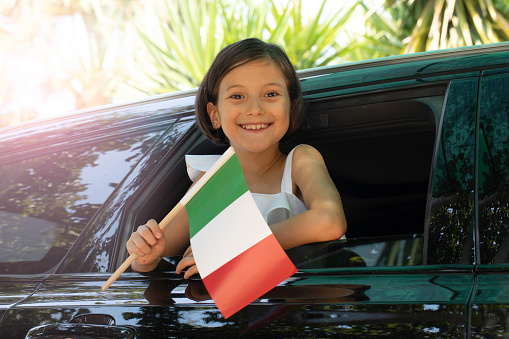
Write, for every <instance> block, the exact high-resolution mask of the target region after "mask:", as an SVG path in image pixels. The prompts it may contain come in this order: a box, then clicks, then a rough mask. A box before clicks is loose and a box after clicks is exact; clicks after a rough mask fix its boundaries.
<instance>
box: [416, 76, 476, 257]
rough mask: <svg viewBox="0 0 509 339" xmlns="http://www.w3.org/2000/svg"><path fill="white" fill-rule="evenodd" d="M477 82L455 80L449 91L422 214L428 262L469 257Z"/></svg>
mask: <svg viewBox="0 0 509 339" xmlns="http://www.w3.org/2000/svg"><path fill="white" fill-rule="evenodd" d="M477 83H478V79H477V78H468V79H461V80H453V81H452V82H451V83H450V86H449V90H448V93H447V102H446V106H445V108H444V113H443V117H442V123H441V127H440V131H439V138H438V141H439V144H438V147H437V151H436V154H435V156H436V159H435V160H434V161H435V165H434V169H433V179H432V180H433V181H432V193H431V197H430V204H429V214H428V216H427V217H426V218H427V221H426V222H427V229H428V230H427V232H425V242H426V246H425V247H424V249H425V252H426V253H425V254H424V258H425V259H426V260H427V262H426V263H427V264H471V263H472V262H473V247H474V243H473V239H474V238H473V220H474V214H473V208H474V200H473V193H474V159H475V124H476V107H477V88H478V87H477ZM426 237H427V238H426Z"/></svg>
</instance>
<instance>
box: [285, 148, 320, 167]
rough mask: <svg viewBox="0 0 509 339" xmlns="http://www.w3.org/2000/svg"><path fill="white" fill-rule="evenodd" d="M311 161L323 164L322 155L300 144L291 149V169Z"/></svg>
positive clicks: (314, 149)
mask: <svg viewBox="0 0 509 339" xmlns="http://www.w3.org/2000/svg"><path fill="white" fill-rule="evenodd" d="M312 161H319V162H323V157H322V154H321V153H320V152H319V151H318V150H317V149H316V148H314V147H313V146H311V145H306V144H301V145H298V146H296V147H295V148H294V149H293V159H292V167H294V166H295V165H297V166H299V165H301V166H305V165H306V163H308V162H312Z"/></svg>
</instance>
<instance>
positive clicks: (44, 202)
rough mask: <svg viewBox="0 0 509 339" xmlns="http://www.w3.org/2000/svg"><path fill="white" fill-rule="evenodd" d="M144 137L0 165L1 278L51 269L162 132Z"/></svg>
mask: <svg viewBox="0 0 509 339" xmlns="http://www.w3.org/2000/svg"><path fill="white" fill-rule="evenodd" d="M161 128H164V126H163V125H162V126H161ZM143 133H144V134H142V135H130V136H125V135H124V136H121V137H117V138H115V139H110V140H103V141H93V145H88V146H80V147H75V148H69V149H66V150H60V151H56V152H52V153H46V154H44V153H43V154H38V155H34V156H33V157H32V158H28V159H25V160H22V161H19V162H13V163H8V164H5V165H3V166H0V273H41V272H45V271H47V270H50V269H51V268H52V267H54V266H55V265H56V264H57V263H58V262H59V261H60V260H61V259H62V258H63V256H64V255H65V254H66V252H67V250H68V249H69V248H70V247H71V245H72V244H73V243H74V241H75V240H76V238H77V237H78V236H79V235H80V233H81V231H82V230H83V228H84V227H85V226H86V225H87V223H88V221H89V220H90V219H91V218H92V216H93V215H94V214H95V213H96V211H97V210H98V209H99V208H100V207H101V205H102V204H103V203H104V202H105V201H106V199H107V198H108V196H109V195H110V194H111V193H112V191H113V190H114V189H115V187H116V186H117V185H118V184H119V183H120V182H121V181H122V179H123V178H124V176H125V175H126V174H127V172H128V171H129V170H130V169H131V168H132V167H133V166H134V165H135V164H136V163H137V162H138V160H139V159H140V158H141V156H142V155H143V153H144V152H146V150H147V149H148V148H149V147H150V146H151V145H152V144H153V143H154V141H155V140H156V139H157V137H158V135H159V133H161V132H157V131H155V132H154V131H152V132H148V131H147V130H143ZM90 143H92V141H91V142H90Z"/></svg>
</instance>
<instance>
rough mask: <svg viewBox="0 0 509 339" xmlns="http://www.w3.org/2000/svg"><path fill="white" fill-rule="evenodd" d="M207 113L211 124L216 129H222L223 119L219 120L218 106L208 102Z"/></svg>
mask: <svg viewBox="0 0 509 339" xmlns="http://www.w3.org/2000/svg"><path fill="white" fill-rule="evenodd" d="M207 113H208V114H209V118H210V122H212V126H213V127H214V128H215V129H219V128H221V119H219V112H218V111H217V106H216V105H214V104H213V103H211V102H207Z"/></svg>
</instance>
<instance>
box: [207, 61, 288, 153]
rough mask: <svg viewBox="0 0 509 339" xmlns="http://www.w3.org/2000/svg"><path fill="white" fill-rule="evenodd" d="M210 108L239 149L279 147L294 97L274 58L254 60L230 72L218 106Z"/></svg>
mask: <svg viewBox="0 0 509 339" xmlns="http://www.w3.org/2000/svg"><path fill="white" fill-rule="evenodd" d="M207 111H208V113H209V116H210V120H211V121H212V126H214V128H222V129H223V132H224V133H225V134H226V136H227V137H228V139H229V140H230V145H231V146H233V147H234V148H235V150H236V151H237V152H238V151H248V152H262V151H264V150H267V149H270V148H271V147H276V148H277V147H279V141H280V140H281V138H282V137H283V136H284V135H285V134H286V132H287V131H288V126H289V124H290V97H289V95H288V89H287V86H286V81H285V78H284V77H283V76H282V74H281V71H280V70H279V68H278V67H277V66H276V65H275V64H274V63H273V62H271V61H267V60H260V61H253V62H249V63H247V64H244V65H242V66H239V67H237V68H235V69H234V70H232V71H231V72H229V73H228V74H226V76H225V77H224V78H223V80H222V81H221V83H220V84H219V91H218V99H217V105H214V104H213V103H211V102H209V103H208V104H207Z"/></svg>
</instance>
